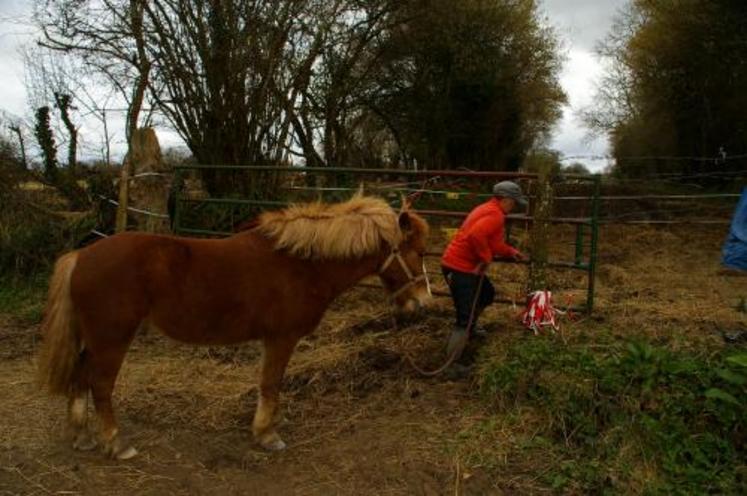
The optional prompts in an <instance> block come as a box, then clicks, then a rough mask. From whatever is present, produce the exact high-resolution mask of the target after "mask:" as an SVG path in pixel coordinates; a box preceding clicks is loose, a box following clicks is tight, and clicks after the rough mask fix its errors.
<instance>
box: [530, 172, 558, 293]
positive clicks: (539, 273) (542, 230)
mask: <svg viewBox="0 0 747 496" xmlns="http://www.w3.org/2000/svg"><path fill="white" fill-rule="evenodd" d="M538 173H539V176H538V178H537V183H536V185H535V200H534V214H533V217H534V223H533V224H532V232H531V235H530V239H531V247H532V260H531V263H530V264H529V288H528V289H529V291H530V292H532V291H540V290H545V289H548V280H547V260H548V243H549V230H550V217H551V216H552V205H553V190H552V163H550V162H547V163H542V164H540V167H539V171H538Z"/></svg>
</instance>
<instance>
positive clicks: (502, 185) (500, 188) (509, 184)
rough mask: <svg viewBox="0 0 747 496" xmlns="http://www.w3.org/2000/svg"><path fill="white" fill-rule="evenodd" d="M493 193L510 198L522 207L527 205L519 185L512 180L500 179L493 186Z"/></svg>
mask: <svg viewBox="0 0 747 496" xmlns="http://www.w3.org/2000/svg"><path fill="white" fill-rule="evenodd" d="M493 195H494V196H497V197H499V198H511V199H512V200H516V203H518V204H519V205H520V206H522V207H526V206H527V198H526V196H524V194H523V193H522V192H521V186H519V185H518V184H516V183H515V182H513V181H501V182H499V183H496V184H495V185H494V186H493Z"/></svg>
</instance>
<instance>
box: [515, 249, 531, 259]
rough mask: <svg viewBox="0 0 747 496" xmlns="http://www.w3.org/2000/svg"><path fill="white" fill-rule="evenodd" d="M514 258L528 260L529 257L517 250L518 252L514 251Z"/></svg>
mask: <svg viewBox="0 0 747 496" xmlns="http://www.w3.org/2000/svg"><path fill="white" fill-rule="evenodd" d="M514 260H516V261H517V262H528V261H529V257H528V256H526V255H524V254H523V253H522V252H520V251H517V252H516V253H514Z"/></svg>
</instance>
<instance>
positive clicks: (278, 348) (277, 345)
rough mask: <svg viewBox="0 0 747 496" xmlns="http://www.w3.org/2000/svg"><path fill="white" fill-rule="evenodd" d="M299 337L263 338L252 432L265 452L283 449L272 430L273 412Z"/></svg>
mask: <svg viewBox="0 0 747 496" xmlns="http://www.w3.org/2000/svg"><path fill="white" fill-rule="evenodd" d="M296 343H298V338H295V337H286V338H279V339H266V340H265V341H264V353H263V354H262V377H261V379H260V383H259V401H258V402H257V411H256V412H255V414H254V423H253V425H252V432H253V433H254V439H256V440H257V442H258V443H259V444H260V445H261V446H262V447H263V448H265V449H268V450H273V451H277V450H282V449H284V448H285V443H284V442H283V440H282V439H281V438H280V436H279V435H278V433H277V431H276V430H275V413H276V411H277V407H278V396H279V393H280V383H281V382H282V380H283V374H284V373H285V367H286V366H287V365H288V360H289V359H290V356H291V354H292V353H293V350H294V349H295V347H296Z"/></svg>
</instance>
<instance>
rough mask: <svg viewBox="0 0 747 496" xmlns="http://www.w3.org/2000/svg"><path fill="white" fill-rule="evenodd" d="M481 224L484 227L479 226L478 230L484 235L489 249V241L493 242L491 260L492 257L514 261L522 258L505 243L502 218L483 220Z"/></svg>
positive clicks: (517, 251) (519, 253)
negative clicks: (512, 259)
mask: <svg viewBox="0 0 747 496" xmlns="http://www.w3.org/2000/svg"><path fill="white" fill-rule="evenodd" d="M483 222H484V225H481V226H480V230H481V231H483V232H484V233H485V235H486V240H487V242H488V247H489V248H490V246H491V244H490V241H493V243H492V250H491V260H492V257H493V256H497V257H503V258H516V259H520V258H521V257H522V256H523V255H522V253H521V252H520V251H519V250H517V249H516V248H514V247H513V246H511V245H509V244H508V243H506V241H505V239H506V236H505V231H504V230H503V229H504V219H503V218H502V217H498V216H495V217H489V218H485V219H482V220H481V221H480V223H483Z"/></svg>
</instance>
